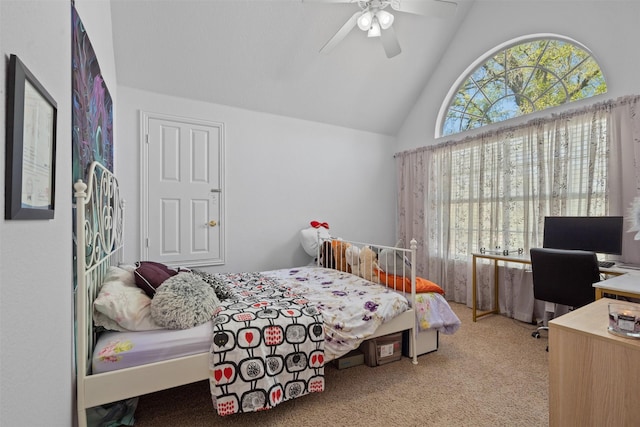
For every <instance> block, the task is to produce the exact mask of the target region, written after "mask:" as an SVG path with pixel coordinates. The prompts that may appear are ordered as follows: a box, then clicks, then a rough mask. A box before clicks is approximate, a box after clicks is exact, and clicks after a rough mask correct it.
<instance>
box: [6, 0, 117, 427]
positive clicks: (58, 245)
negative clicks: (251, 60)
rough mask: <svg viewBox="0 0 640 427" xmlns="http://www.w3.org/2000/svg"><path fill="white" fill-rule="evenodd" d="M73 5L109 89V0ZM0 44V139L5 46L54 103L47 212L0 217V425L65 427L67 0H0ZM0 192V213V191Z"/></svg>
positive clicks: (68, 364) (68, 413)
mask: <svg viewBox="0 0 640 427" xmlns="http://www.w3.org/2000/svg"><path fill="white" fill-rule="evenodd" d="M76 7H77V9H78V10H79V12H80V16H81V18H83V20H84V18H85V17H84V16H83V13H84V12H86V14H87V15H88V19H87V20H85V24H88V25H87V27H88V28H89V29H90V34H91V38H92V41H93V40H94V39H95V41H96V42H97V43H94V44H97V45H98V46H97V47H96V51H97V52H98V57H99V58H100V65H101V66H103V69H105V70H106V73H105V80H106V81H107V84H108V85H109V86H110V88H111V87H113V89H115V71H114V70H115V64H114V62H113V46H112V43H111V18H110V6H109V3H108V2H107V1H105V0H102V1H91V0H76ZM105 14H106V15H105ZM0 51H1V52H2V58H3V65H2V67H0V82H1V84H0V107H1V108H0V110H1V111H0V129H1V130H2V131H1V132H0V140H1V141H2V144H1V145H2V146H3V147H4V146H5V127H6V123H5V120H6V119H5V118H6V84H5V82H6V64H8V58H9V55H10V54H12V53H13V54H16V55H18V57H19V58H20V59H21V60H22V61H23V62H24V63H25V65H26V66H27V67H28V68H29V69H30V71H31V72H32V73H33V74H34V75H35V76H36V78H38V80H39V81H40V83H42V85H43V86H44V87H45V88H46V89H47V91H48V92H49V93H50V94H51V95H52V96H53V98H54V99H55V100H56V103H57V107H58V120H57V124H58V128H57V135H56V137H57V150H56V194H55V217H54V219H53V220H50V221H42V220H40V221H24V220H23V221H15V220H4V219H2V220H0V378H1V381H0V425H2V426H70V425H72V423H73V419H74V401H75V386H74V383H73V379H74V377H75V370H74V367H73V290H72V287H73V274H72V250H71V249H72V242H71V235H72V233H71V231H72V218H71V197H72V192H71V189H72V187H71V3H70V1H68V0H43V1H35V0H1V1H0ZM112 95H113V92H112ZM4 157H5V149H4V148H3V149H2V150H0V188H4V179H5V158H4ZM0 200H1V201H0V211H2V212H4V197H1V198H0ZM2 218H4V215H2Z"/></svg>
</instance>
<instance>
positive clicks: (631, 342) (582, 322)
mask: <svg viewBox="0 0 640 427" xmlns="http://www.w3.org/2000/svg"><path fill="white" fill-rule="evenodd" d="M610 302H615V301H614V300H611V299H609V298H602V299H599V300H597V301H595V302H592V303H591V304H587V305H585V306H584V307H580V308H578V309H576V310H573V311H570V312H569V313H567V314H563V315H562V316H559V317H556V318H555V319H553V320H550V321H549V331H550V333H552V332H551V331H552V330H553V329H555V328H560V329H567V330H572V331H574V332H578V333H582V334H587V335H590V336H594V337H597V338H599V339H604V340H611V341H616V342H618V343H619V344H621V345H624V346H628V347H632V348H634V349H638V350H640V340H639V339H635V338H625V337H621V336H618V335H614V334H612V333H610V332H609V331H608V330H607V328H608V327H609V303H610ZM625 304H628V305H634V306H638V307H640V304H634V303H625Z"/></svg>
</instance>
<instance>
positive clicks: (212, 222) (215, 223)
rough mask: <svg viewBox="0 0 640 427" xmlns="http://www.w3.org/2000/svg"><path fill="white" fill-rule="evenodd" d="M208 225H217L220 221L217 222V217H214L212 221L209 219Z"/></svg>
mask: <svg viewBox="0 0 640 427" xmlns="http://www.w3.org/2000/svg"><path fill="white" fill-rule="evenodd" d="M207 225H208V226H209V227H215V226H216V225H218V223H217V222H216V220H215V219H212V220H211V221H209V222H208V223H207Z"/></svg>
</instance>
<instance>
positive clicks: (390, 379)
mask: <svg viewBox="0 0 640 427" xmlns="http://www.w3.org/2000/svg"><path fill="white" fill-rule="evenodd" d="M451 307H452V308H453V310H454V311H455V312H456V314H457V315H458V317H459V318H460V320H461V321H462V326H461V327H460V329H459V330H458V331H457V332H456V333H455V334H454V335H442V334H441V335H440V349H439V350H438V351H436V352H434V353H430V354H426V355H423V356H420V357H419V358H418V362H419V363H418V365H413V364H412V363H411V360H410V359H408V358H402V360H400V361H398V362H393V363H389V364H387V365H383V366H378V367H375V368H370V367H367V366H364V365H362V366H356V367H353V368H348V369H344V370H337V369H336V368H334V367H333V366H332V365H330V366H327V367H326V368H325V376H326V390H325V391H324V392H323V393H317V394H311V395H307V396H304V397H302V398H299V399H296V400H293V401H289V402H285V403H283V404H281V405H279V406H278V407H276V408H274V409H271V410H269V411H263V412H259V413H250V414H240V415H234V416H228V417H219V416H218V415H217V414H216V413H215V410H214V409H213V406H212V404H211V398H210V395H209V384H208V382H207V381H202V382H198V383H194V384H190V385H187V386H183V387H178V388H174V389H171V390H166V391H162V392H158V393H153V394H149V395H146V396H142V397H141V398H140V401H139V404H138V409H137V411H136V426H139V427H148V426H193V427H196V426H213V427H215V426H225V427H233V426H254V425H259V426H313V425H332V426H355V427H358V426H447V427H448V426H527V427H536V426H547V425H548V412H549V410H548V408H549V404H548V368H547V361H548V353H547V352H546V351H545V348H546V346H547V338H546V334H545V335H544V336H543V338H541V339H538V340H537V339H534V338H532V337H531V331H533V330H534V329H535V327H534V326H533V325H529V324H526V323H522V322H518V321H515V320H513V319H508V318H506V317H504V316H498V315H491V316H487V317H485V318H482V319H480V320H478V322H476V323H473V322H472V321H471V309H469V308H468V307H466V306H464V305H462V304H456V303H451Z"/></svg>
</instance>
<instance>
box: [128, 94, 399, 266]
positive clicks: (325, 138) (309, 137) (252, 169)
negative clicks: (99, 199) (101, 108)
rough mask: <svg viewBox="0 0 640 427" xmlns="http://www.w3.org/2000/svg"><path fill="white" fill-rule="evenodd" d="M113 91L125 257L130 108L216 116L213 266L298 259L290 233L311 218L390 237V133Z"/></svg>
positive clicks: (356, 234)
mask: <svg viewBox="0 0 640 427" xmlns="http://www.w3.org/2000/svg"><path fill="white" fill-rule="evenodd" d="M169 83H170V82H168V84H169ZM118 94H119V98H118V106H117V107H118V112H119V115H118V123H119V132H120V138H118V142H117V144H116V146H117V153H118V155H117V171H118V174H119V176H120V177H119V181H120V184H121V186H122V187H123V189H124V191H123V196H124V197H125V200H126V202H127V203H126V209H127V214H126V220H127V225H126V230H127V232H126V235H127V239H126V242H125V258H126V260H127V261H136V260H138V259H139V257H140V242H139V241H140V234H139V229H140V227H139V215H140V213H139V212H140V203H139V199H140V190H139V186H140V177H139V165H140V141H139V139H140V131H139V129H140V127H139V120H140V118H139V116H140V110H142V111H145V112H154V113H162V114H169V115H175V116H180V117H188V118H193V119H201V120H209V121H215V122H222V123H224V127H225V172H226V173H225V175H226V177H225V182H226V188H225V204H226V215H225V216H226V227H227V228H226V237H227V245H226V247H227V251H226V264H225V265H223V266H220V267H216V268H214V270H217V271H259V270H265V269H272V268H280V267H290V266H295V265H302V264H306V263H308V262H309V261H310V258H309V257H308V256H307V255H306V253H304V251H303V249H302V247H301V246H300V242H299V231H300V230H301V229H302V228H306V227H308V226H309V221H312V220H319V221H326V222H328V223H329V225H330V226H331V231H332V233H334V234H335V235H338V236H343V237H344V238H349V239H355V240H361V241H374V242H379V243H382V244H391V243H394V239H395V232H394V230H395V200H394V188H395V178H394V177H395V171H394V170H393V158H392V154H393V151H392V149H393V139H392V138H390V137H388V136H383V135H379V134H372V133H366V132H361V131H355V130H351V129H346V128H341V127H336V126H329V125H325V124H320V123H314V122H308V121H303V120H298V119H292V118H287V117H282V116H276V115H270V114H264V113H256V112H252V111H247V110H242V109H237V108H231V107H227V106H222V105H215V104H208V103H203V102H199V101H193V100H187V99H181V98H175V97H168V96H164V95H159V94H154V93H150V92H145V91H141V90H137V89H132V88H128V87H120V88H119V89H118Z"/></svg>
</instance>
